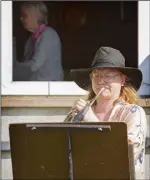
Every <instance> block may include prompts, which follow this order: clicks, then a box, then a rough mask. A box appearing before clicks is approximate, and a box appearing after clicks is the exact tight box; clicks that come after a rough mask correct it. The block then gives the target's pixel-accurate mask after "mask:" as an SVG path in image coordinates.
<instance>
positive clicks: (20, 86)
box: [2, 1, 150, 95]
mask: <svg viewBox="0 0 150 180" xmlns="http://www.w3.org/2000/svg"><path fill="white" fill-rule="evenodd" d="M13 3H20V2H11V1H2V95H15V94H16V95H83V94H85V93H86V91H84V90H82V89H80V88H79V87H78V86H77V85H76V84H75V83H74V82H72V81H71V78H70V77H69V75H68V74H69V70H70V69H72V68H81V67H88V66H90V64H91V61H92V59H93V57H94V54H95V52H96V50H97V49H98V48H99V47H100V46H102V45H105V44H106V45H108V46H112V47H114V48H116V49H117V48H118V49H120V50H121V52H122V53H123V54H124V55H125V57H126V61H127V64H126V65H128V66H137V65H139V64H140V63H141V62H142V60H144V59H145V57H146V56H147V55H148V54H149V49H150V46H149V29H148V28H149V26H148V24H149V9H148V7H149V5H148V3H149V2H138V3H139V8H138V19H137V16H136V13H137V9H135V13H134V15H133V14H132V10H131V11H129V12H130V13H131V14H130V13H126V8H127V4H123V5H122V4H119V3H120V2H105V3H104V2H103V4H100V3H102V2H96V1H95V2H93V4H92V2H82V3H81V2H78V1H77V2H74V3H75V4H76V6H74V7H76V8H75V9H72V6H71V5H70V4H69V5H68V4H67V2H57V1H56V2H50V1H45V3H47V5H48V3H49V5H48V7H50V5H52V4H53V7H55V10H56V9H57V11H56V12H58V10H59V13H58V14H56V15H55V16H51V18H52V19H51V24H50V25H51V26H53V27H54V28H55V29H56V30H57V32H58V34H59V35H60V37H61V39H62V58H63V67H64V71H65V81H61V82H52V81H47V82H41V81H36V82H35V81H34V82H33V81H30V82H27V81H22V82H17V81H13V75H12V74H13V62H14V59H15V56H21V53H20V55H19V54H18V52H21V49H20V50H19V51H18V50H17V45H16V44H15V38H13V36H14V35H16V34H17V33H16V32H15V31H14V30H13V31H12V27H13V28H15V27H16V26H13V23H14V21H13V19H12V14H13V8H12V7H13ZM50 3H51V4H50ZM69 3H70V2H69ZM96 3H97V4H96ZM106 3H108V4H107V5H106ZM109 3H110V4H109ZM117 3H118V4H117ZM128 3H129V2H128ZM132 3H133V2H132ZM135 3H137V2H135ZM98 4H99V6H98ZM79 5H80V6H79ZM81 5H82V6H81ZM100 5H101V6H103V7H107V8H108V9H107V8H102V9H101V11H100V10H99V8H100V7H101V6H100ZM110 5H113V6H114V8H118V11H115V12H117V13H116V14H115V13H114V9H113V8H112V9H113V10H112V11H111V12H110V14H111V13H114V14H113V15H115V16H114V18H113V19H111V20H110V14H108V13H106V11H109V6H110ZM92 6H93V7H97V9H96V10H95V12H94V11H93V10H92ZM132 6H133V5H132ZM64 7H65V8H64ZM130 7H131V6H130ZM131 9H132V8H131ZM60 12H61V13H60ZM99 12H101V14H96V13H99ZM16 14H17V13H16ZM68 14H69V15H68ZM74 14H76V15H77V14H79V19H78V18H77V19H73V18H74V16H75V15H74ZM104 14H105V15H106V17H105V19H106V21H104V18H102V17H103V16H104ZM70 15H72V17H71V18H72V19H69V17H70ZM60 16H61V17H60ZM96 17H99V18H100V19H99V21H98V18H96ZM61 18H63V19H61ZM80 18H81V19H82V21H80ZM56 19H61V21H60V20H57V21H56ZM143 19H144V20H143ZM72 20H74V21H72ZM137 20H138V21H137ZM72 22H75V23H72ZM90 22H91V23H93V24H90ZM98 22H99V23H98ZM137 22H138V23H137ZM16 23H17V22H16ZM61 23H63V24H62V25H61ZM119 23H120V25H118V24H119ZM108 24H109V25H110V26H109V25H108ZM127 25H128V26H127ZM93 26H95V27H93ZM104 26H105V27H104ZM115 26H116V27H117V29H118V32H117V33H116V31H115V28H114V27H115ZM92 27H93V29H91V28H92ZM16 28H17V27H16ZM137 29H138V31H137ZM18 32H21V31H18ZM99 32H101V33H99ZM119 32H120V33H119ZM15 33H16V34H15ZM85 33H86V35H83V34H85ZM98 33H99V34H100V35H99V34H98ZM104 33H106V35H105V34H104ZM137 33H138V34H137ZM12 35H13V36H12ZM116 35H118V36H117V38H116V37H115V36H116ZM127 37H128V38H127ZM137 37H138V38H137ZM18 38H19V35H18ZM20 39H21V38H20ZM22 39H23V38H22ZM13 42H14V45H13V47H16V50H15V48H13V49H12V44H13ZM17 42H18V41H17V40H16V43H17ZM137 44H138V46H137ZM78 45H80V46H78ZM19 46H20V48H21V46H22V47H23V43H21V45H19ZM73 49H76V51H75V52H74V51H73ZM12 50H13V51H12ZM15 52H16V55H15ZM13 57H14V58H13ZM137 58H138V61H137ZM130 59H132V60H130ZM6 72H7V73H6ZM70 91H71V92H70Z"/></svg>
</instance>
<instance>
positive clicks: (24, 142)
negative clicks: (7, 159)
mask: <svg viewBox="0 0 150 180" xmlns="http://www.w3.org/2000/svg"><path fill="white" fill-rule="evenodd" d="M9 133H10V147H11V158H12V169H13V178H14V180H21V179H22V180H23V179H24V180H31V179H32V180H33V179H40V180H41V179H42V180H45V179H53V180H64V179H66V180H81V179H86V180H95V179H96V180H100V179H103V180H104V179H115V180H117V179H118V180H120V179H126V180H129V179H130V172H129V158H128V142H127V127H126V124H124V123H49V124H45V123H44V124H39V123H34V124H32V123H27V124H10V126H9Z"/></svg>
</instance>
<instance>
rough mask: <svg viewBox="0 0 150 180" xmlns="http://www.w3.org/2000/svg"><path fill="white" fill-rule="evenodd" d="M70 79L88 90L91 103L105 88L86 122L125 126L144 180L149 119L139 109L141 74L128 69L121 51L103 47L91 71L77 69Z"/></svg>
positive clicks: (138, 175) (79, 104) (80, 104)
mask: <svg viewBox="0 0 150 180" xmlns="http://www.w3.org/2000/svg"><path fill="white" fill-rule="evenodd" d="M71 75H72V77H73V79H74V81H75V82H76V83H77V85H78V86H79V87H81V88H82V89H85V90H89V95H88V101H90V100H91V99H92V98H93V97H94V96H95V95H96V94H97V93H98V92H99V91H100V90H101V89H102V88H104V90H102V92H101V94H100V96H99V97H98V99H97V100H96V102H95V103H94V104H93V105H92V107H90V108H89V110H88V111H87V113H86V115H85V116H84V118H83V121H84V122H92V121H93V122H125V123H126V124H127V129H128V140H129V141H130V142H132V143H133V145H134V163H135V173H136V178H137V179H143V178H144V155H145V154H144V153H145V137H146V115H145V112H144V110H143V108H141V107H140V106H139V105H137V104H138V96H137V94H136V90H138V89H139V87H140V84H141V81H142V73H141V71H140V70H139V69H137V68H131V67H125V59H124V57H123V55H122V54H121V53H120V51H118V50H116V49H113V48H110V47H101V48H100V49H99V50H98V51H97V53H96V55H95V58H94V60H93V63H92V65H91V67H90V68H88V69H74V70H72V71H71ZM135 89H136V90H135ZM85 105H86V102H85V101H84V100H83V99H79V100H78V101H77V102H76V103H75V105H74V106H73V107H72V109H73V110H78V111H80V110H81V109H82V108H83V107H84V106H85Z"/></svg>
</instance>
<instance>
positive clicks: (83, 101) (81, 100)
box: [78, 99, 87, 104]
mask: <svg viewBox="0 0 150 180" xmlns="http://www.w3.org/2000/svg"><path fill="white" fill-rule="evenodd" d="M78 101H80V102H82V103H84V104H86V103H87V102H86V101H85V100H83V99H79V100H78Z"/></svg>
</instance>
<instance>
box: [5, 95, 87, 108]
mask: <svg viewBox="0 0 150 180" xmlns="http://www.w3.org/2000/svg"><path fill="white" fill-rule="evenodd" d="M79 98H83V99H85V98H86V97H85V96H2V107H71V106H72V105H73V103H74V102H75V101H76V100H77V99H79Z"/></svg>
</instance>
